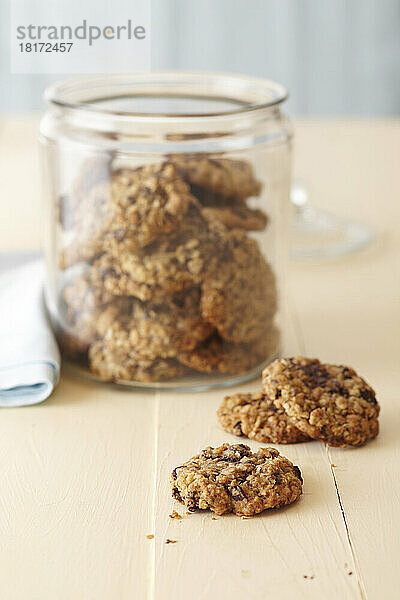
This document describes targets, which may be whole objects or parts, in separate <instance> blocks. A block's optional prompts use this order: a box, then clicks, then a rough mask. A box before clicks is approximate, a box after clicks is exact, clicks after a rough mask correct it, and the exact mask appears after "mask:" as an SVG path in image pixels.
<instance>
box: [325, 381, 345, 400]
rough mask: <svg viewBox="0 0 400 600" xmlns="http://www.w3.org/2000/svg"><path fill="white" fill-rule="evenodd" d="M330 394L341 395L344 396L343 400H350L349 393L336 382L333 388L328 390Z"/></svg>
mask: <svg viewBox="0 0 400 600" xmlns="http://www.w3.org/2000/svg"><path fill="white" fill-rule="evenodd" d="M328 392H329V393H330V394H339V395H340V396H343V398H348V397H349V395H350V394H349V391H348V390H347V389H346V388H345V387H344V386H343V385H340V384H339V383H337V382H334V383H333V385H332V387H331V388H330V389H329V390H328Z"/></svg>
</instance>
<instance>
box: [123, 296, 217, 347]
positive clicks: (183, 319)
mask: <svg viewBox="0 0 400 600" xmlns="http://www.w3.org/2000/svg"><path fill="white" fill-rule="evenodd" d="M199 302H200V290H199V289H198V288H192V289H190V290H188V291H187V292H183V293H178V294H175V295H174V296H172V297H170V298H168V299H165V300H164V302H162V303H157V302H147V303H143V302H140V301H136V302H134V303H133V310H132V315H131V318H130V320H129V322H128V323H127V329H128V331H129V341H130V343H131V347H132V349H134V350H135V351H136V352H137V353H138V354H140V356H144V357H149V358H155V357H161V358H173V357H176V356H177V354H179V352H187V351H191V350H193V349H194V348H195V347H196V346H197V345H198V344H199V343H200V342H202V341H203V340H204V339H206V338H207V337H209V336H210V334H211V333H212V331H213V327H212V325H210V324H209V323H206V322H205V321H204V320H203V319H202V317H201V315H200V308H199Z"/></svg>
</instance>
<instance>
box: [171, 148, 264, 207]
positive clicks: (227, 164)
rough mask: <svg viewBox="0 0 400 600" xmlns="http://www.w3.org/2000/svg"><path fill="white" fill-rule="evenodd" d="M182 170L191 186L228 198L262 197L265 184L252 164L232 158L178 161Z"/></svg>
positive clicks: (186, 158) (189, 158)
mask: <svg viewBox="0 0 400 600" xmlns="http://www.w3.org/2000/svg"><path fill="white" fill-rule="evenodd" d="M174 163H175V164H176V166H177V168H178V171H179V172H180V173H181V175H182V177H183V178H184V179H186V181H188V182H189V183H190V184H191V185H194V186H198V187H199V188H205V189H207V190H209V191H211V192H213V193H215V194H220V195H221V196H225V197H228V198H230V197H235V198H248V197H250V196H258V195H259V193H260V191H261V184H260V182H259V181H257V180H256V179H255V177H254V174H253V168H252V166H251V164H250V163H248V162H246V161H244V160H231V159H229V158H207V157H199V156H196V157H191V156H188V157H182V158H175V159H174Z"/></svg>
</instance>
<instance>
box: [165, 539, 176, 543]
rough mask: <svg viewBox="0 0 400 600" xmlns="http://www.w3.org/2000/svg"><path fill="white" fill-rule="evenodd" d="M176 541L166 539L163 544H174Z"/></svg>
mask: <svg viewBox="0 0 400 600" xmlns="http://www.w3.org/2000/svg"><path fill="white" fill-rule="evenodd" d="M177 541H178V540H170V539H169V538H167V539H166V540H165V543H166V544H176V542H177Z"/></svg>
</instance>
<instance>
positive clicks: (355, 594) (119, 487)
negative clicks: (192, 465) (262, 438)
mask: <svg viewBox="0 0 400 600" xmlns="http://www.w3.org/2000/svg"><path fill="white" fill-rule="evenodd" d="M296 129H297V139H296V166H295V170H296V174H297V175H299V176H301V177H302V178H303V179H304V180H305V181H306V182H307V183H308V184H309V186H310V189H311V192H312V194H313V199H314V201H315V203H316V204H317V205H319V206H320V207H323V208H328V209H330V210H332V211H334V212H336V213H340V214H343V215H347V216H351V217H355V218H357V219H362V220H364V221H366V222H369V223H371V224H373V226H374V227H375V229H376V231H377V241H376V243H375V244H374V246H372V247H370V248H368V249H367V250H364V251H362V252H360V253H358V254H355V255H353V256H349V257H347V258H345V259H342V260H340V261H337V262H331V263H325V264H305V265H304V264H303V265H294V264H293V265H292V268H291V280H290V292H291V293H290V302H291V325H292V331H293V332H294V333H293V335H292V336H291V338H290V339H289V342H288V347H287V349H286V351H287V352H288V353H290V354H292V353H295V352H302V353H305V354H306V355H311V356H314V355H317V356H320V357H321V358H322V359H324V360H327V361H332V362H334V361H337V362H341V363H349V364H350V365H353V366H354V367H355V368H356V369H359V371H360V372H361V373H362V374H363V375H364V376H365V377H366V378H367V379H368V380H369V381H370V382H371V384H372V385H373V386H374V387H375V388H376V389H377V390H378V394H379V400H380V402H381V405H382V416H381V434H380V436H379V437H378V439H377V440H375V441H374V442H372V443H370V444H368V445H367V446H365V447H363V448H360V449H356V450H341V449H329V448H326V447H325V446H324V445H323V444H321V443H318V442H312V443H308V444H299V445H294V446H288V447H281V448H280V450H282V451H283V452H284V454H286V455H287V456H288V457H289V458H290V459H291V460H293V461H294V462H295V463H296V464H298V465H300V467H301V469H302V471H303V474H304V479H305V486H304V494H303V496H302V498H301V500H300V501H299V502H298V503H297V504H295V505H294V506H291V507H289V508H287V509H285V510H281V511H276V512H272V513H268V514H263V515H261V516H258V517H256V518H254V519H249V520H241V519H238V518H235V517H233V516H226V517H218V518H217V519H216V520H212V519H211V515H210V514H201V513H198V514H193V515H191V516H187V515H186V514H185V510H182V509H181V510H180V512H181V513H182V514H183V515H184V518H183V519H182V520H181V521H176V520H171V519H170V518H169V517H168V515H169V514H170V512H171V510H172V509H174V508H177V509H178V510H179V507H178V506H175V505H174V502H173V501H172V500H171V498H170V492H169V485H168V476H169V473H170V471H171V469H172V468H173V467H174V466H176V465H177V464H180V463H181V461H182V460H184V459H186V458H187V457H189V456H191V455H192V454H194V453H195V452H196V451H198V450H199V449H200V448H202V447H203V446H205V445H207V444H212V445H217V444H219V443H221V442H223V441H224V440H227V439H228V440H230V441H236V440H235V438H234V437H233V436H229V435H228V434H225V433H224V432H223V431H221V429H220V428H219V427H218V425H217V423H216V419H215V417H214V414H215V409H216V407H217V405H218V402H219V400H220V398H221V396H222V395H223V392H221V391H217V392H212V393H197V394H196V393H193V394H183V393H173V394H172V393H168V394H164V393H162V394H151V393H139V392H121V391H114V390H111V389H109V388H107V387H101V386H98V385H92V384H89V383H85V382H83V381H81V380H79V379H75V378H73V377H71V376H67V375H65V374H64V375H63V377H62V380H61V383H60V385H59V386H58V388H57V390H56V392H55V393H54V395H53V396H52V397H51V398H50V399H49V400H48V401H47V402H46V403H45V404H44V405H42V406H37V407H34V408H24V409H11V410H6V409H2V410H1V412H0V440H1V441H0V473H1V490H0V598H1V599H2V600H54V599H57V600H125V599H132V598H135V599H138V600H141V599H144V600H148V599H149V600H153V599H157V600H161V599H162V600H169V599H173V600H181V599H182V600H183V599H185V600H186V599H187V598H194V599H196V600H200V599H201V600H208V599H214V598H229V599H230V600H236V599H238V600H239V599H240V600H243V599H244V598H251V599H269V598H271V599H275V598H279V600H286V599H295V598H296V599H297V598H305V599H308V598H310V599H314V598H315V599H318V600H321V599H323V600H330V599H332V600H339V599H340V600H344V599H347V598H352V599H367V598H368V600H386V599H388V600H389V599H392V598H393V599H397V598H399V597H400V591H399V590H400V392H399V389H400V385H399V377H398V375H399V366H400V364H399V363H400V361H399V357H400V327H399V321H400V281H399V280H400V175H399V173H400V172H399V159H400V123H399V121H373V122H368V121H359V122H355V121H347V122H346V121H320V122H318V121H312V122H301V123H298V124H297V128H296ZM35 135H36V121H35V119H26V118H24V119H22V118H21V119H18V118H15V119H8V120H3V121H2V122H0V161H1V162H0V185H1V199H0V207H1V209H0V217H1V220H0V227H1V230H0V244H1V247H2V249H4V250H7V249H16V248H18V249H27V248H34V247H37V246H38V244H39V238H40V228H41V219H40V216H39V214H40V213H39V202H38V197H39V194H38V175H37V163H36V160H37V158H36V146H35ZM258 386H259V382H257V381H255V382H252V383H251V384H250V385H246V386H244V387H243V388H239V389H243V390H247V389H254V390H255V389H256V388H257V387H258ZM250 445H251V446H252V447H254V448H256V447H257V446H258V444H257V443H250ZM148 534H154V539H147V537H146V536H147V535H148ZM167 538H171V539H174V540H177V543H176V544H168V545H167V544H165V541H166V539H167Z"/></svg>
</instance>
